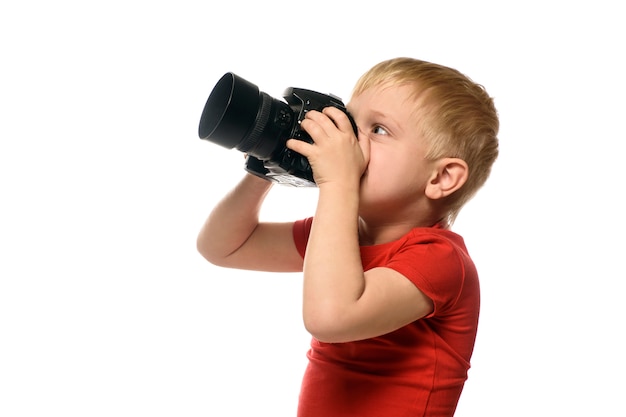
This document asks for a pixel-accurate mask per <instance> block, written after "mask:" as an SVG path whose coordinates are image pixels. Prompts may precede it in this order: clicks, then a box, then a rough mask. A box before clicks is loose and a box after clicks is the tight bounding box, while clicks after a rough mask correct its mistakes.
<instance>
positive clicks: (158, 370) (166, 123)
mask: <svg viewBox="0 0 626 417" xmlns="http://www.w3.org/2000/svg"><path fill="white" fill-rule="evenodd" d="M370 4H371V5H370ZM409 4H411V7H410V8H408V5H409ZM618 4H619V2H617V1H615V2H608V1H593V2H591V1H589V2H581V1H573V2H566V1H562V2H554V1H552V2H550V1H542V2H524V3H509V2H496V1H493V2H485V1H482V2H481V1H478V2H469V1H468V2H460V1H459V2H433V1H429V2H422V1H414V2H408V1H407V2H402V1H397V0H387V1H384V2H358V3H357V2H353V3H351V4H350V5H348V2H340V1H327V0H321V1H316V2H297V1H259V2H253V1H249V2H246V1H238V0H231V1H229V2H225V1H222V2H214V1H184V0H179V1H176V2H165V1H151V2H148V1H132V0H126V1H116V0H110V1H107V2H86V1H68V0H65V1H62V0H61V1H54V2H53V1H28V0H23V1H10V0H9V1H6V2H3V3H2V6H0V54H1V55H0V74H1V76H0V279H1V281H0V415H2V416H7V417H14V416H49V415H64V416H148V415H149V416H189V417H190V416H221V417H226V416H243V415H268V416H269V415H271V416H293V415H294V413H295V408H296V403H297V395H298V390H299V384H300V378H301V375H302V371H303V368H304V366H305V364H306V359H305V352H306V349H307V346H308V335H307V334H306V333H305V331H304V330H303V328H302V324H301V317H300V303H301V300H300V277H299V275H297V274H293V275H288V274H287V275H272V274H261V273H251V272H241V271H232V270H224V269H219V268H216V267H213V266H211V265H209V264H208V263H206V262H204V261H203V260H202V259H201V257H200V256H199V255H198V254H197V253H196V250H195V238H196V234H197V232H198V229H199V227H200V225H201V224H202V222H203V220H204V218H205V216H206V215H207V214H208V212H209V210H210V208H211V207H212V206H213V205H214V204H215V203H216V202H217V200H218V199H219V198H220V196H221V195H222V194H223V193H224V192H226V190H228V189H229V188H230V187H231V186H232V185H233V184H234V183H235V182H236V181H237V180H238V179H239V178H240V177H241V175H242V172H243V171H242V156H241V154H240V153H239V152H237V151H234V150H233V151H228V150H225V149H223V148H219V147H217V146H216V145H213V144H210V143H208V142H205V141H201V140H199V139H198V137H197V123H198V119H199V115H200V112H201V110H202V107H203V105H204V102H205V100H206V98H207V96H208V94H209V92H210V91H211V89H212V87H213V85H214V84H215V82H216V81H217V80H218V79H219V77H220V76H221V75H222V74H224V73H225V72H227V71H234V72H236V73H238V74H239V75H241V76H242V77H244V78H246V79H248V80H250V81H252V82H254V83H255V84H257V85H258V86H259V87H260V88H261V90H263V91H265V92H267V93H268V94H270V95H272V96H274V97H280V96H281V94H282V91H283V89H284V88H285V87H288V86H297V87H303V88H309V89H313V90H318V91H321V92H330V93H333V94H336V95H338V96H340V97H343V98H344V99H348V98H349V94H350V91H351V88H352V86H353V84H354V82H355V81H356V79H357V78H358V77H359V76H360V75H361V74H362V73H363V72H364V71H366V70H367V69H368V68H369V67H371V66H372V65H374V64H375V63H377V62H379V61H381V60H383V59H387V58H391V57H395V56H412V57H417V58H421V59H425V60H429V61H434V62H437V63H441V64H444V65H448V66H452V67H455V68H458V69H459V70H461V71H462V72H464V73H466V74H467V75H469V76H470V77H471V78H472V79H474V80H475V81H477V82H479V83H481V84H484V85H485V86H486V87H487V90H488V91H489V93H490V94H491V95H492V96H494V97H495V101H496V104H497V107H498V109H499V112H500V116H501V124H502V127H501V132H500V140H501V157H500V158H499V160H498V161H497V163H496V165H495V167H494V170H493V174H492V178H491V179H490V180H489V182H488V183H487V185H486V186H485V188H484V189H483V190H482V191H481V192H480V193H479V194H478V196H477V197H476V198H475V199H474V200H473V201H472V202H470V204H469V205H468V206H467V208H466V209H465V210H464V211H463V212H462V213H461V216H460V218H459V220H458V222H457V224H456V228H455V229H456V231H457V232H459V233H461V234H462V235H464V237H465V238H466V241H467V243H468V246H469V248H470V252H471V253H472V255H473V256H474V258H475V261H476V263H477V265H478V267H479V271H480V273H481V279H482V289H483V308H482V316H481V325H480V329H479V334H478V340H477V344H476V350H475V354H474V358H473V366H472V369H471V370H470V374H469V380H468V382H467V384H466V388H465V390H464V392H463V395H462V397H461V401H460V404H459V408H458V412H457V416H458V417H468V416H483V415H489V416H496V415H497V416H529V415H532V416H557V415H580V416H583V415H584V416H591V415H595V416H617V415H620V416H623V415H626V411H625V407H624V405H623V393H624V390H625V388H626V383H625V381H624V373H625V372H626V363H625V360H624V352H625V351H626V342H625V340H626V338H624V319H625V318H626V317H625V316H626V312H625V309H624V306H623V302H622V298H623V296H622V293H623V288H624V287H623V284H622V281H623V280H624V278H626V273H625V272H624V265H623V259H624V249H625V245H624V243H623V235H624V233H625V232H626V227H625V224H624V211H625V209H626V207H625V204H624V202H623V194H624V189H625V187H624V179H625V178H624V177H625V175H624V170H623V168H622V166H621V163H622V159H623V150H624V142H625V141H626V134H625V133H624V120H625V111H626V106H625V105H624V95H625V93H626V87H625V81H624V79H625V78H624V74H626V65H625V64H624V62H623V59H624V39H626V31H625V29H624V13H623V12H621V11H619V9H621V7H619V8H618ZM315 193H316V191H315V190H314V189H289V188H276V187H275V189H274V191H273V193H272V195H271V196H270V198H269V201H268V203H267V205H266V207H265V209H264V212H263V216H264V218H266V219H297V218H300V217H303V216H307V215H310V214H312V212H313V209H314V204H315Z"/></svg>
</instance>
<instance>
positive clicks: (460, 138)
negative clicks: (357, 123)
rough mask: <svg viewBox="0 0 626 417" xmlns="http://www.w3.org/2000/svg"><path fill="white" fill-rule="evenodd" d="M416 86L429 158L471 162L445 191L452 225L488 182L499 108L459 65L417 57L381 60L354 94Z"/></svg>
mask: <svg viewBox="0 0 626 417" xmlns="http://www.w3.org/2000/svg"><path fill="white" fill-rule="evenodd" d="M383 84H384V85H401V84H408V85H412V86H413V87H414V89H415V90H414V92H413V98H414V99H415V103H416V107H417V108H416V116H417V117H419V118H420V121H419V126H420V129H421V131H420V132H418V133H420V134H421V135H422V136H423V137H424V138H425V139H426V141H427V143H428V146H429V148H428V149H429V151H428V153H427V156H426V157H427V158H428V159H429V160H437V159H440V158H446V157H450V158H460V159H462V160H464V161H465V162H466V163H467V165H468V167H469V172H468V178H467V181H466V182H465V184H464V185H463V187H461V188H460V189H459V190H457V191H456V192H455V193H453V194H451V195H450V196H448V197H447V199H446V201H445V204H446V207H445V209H446V211H447V214H446V217H445V219H444V220H445V221H446V222H447V224H448V225H451V224H452V223H453V222H454V220H455V219H456V217H457V215H458V213H459V211H460V210H461V208H462V207H463V205H464V204H465V203H466V202H467V201H469V200H470V199H471V198H472V197H473V196H474V195H475V194H476V192H477V191H478V190H479V189H480V188H481V187H482V186H483V185H484V183H485V181H486V180H487V178H488V177H489V174H490V173H491V167H492V165H493V163H494V161H495V160H496V158H497V157H498V138H497V134H498V129H499V121H498V113H497V111H496V108H495V106H494V104H493V99H492V98H491V97H490V96H489V95H488V94H487V92H486V91H485V88H484V87H483V86H482V85H480V84H476V83H475V82H473V81H472V80H471V79H470V78H468V77H467V76H465V75H463V74H462V73H460V72H459V71H457V70H455V69H452V68H448V67H445V66H442V65H438V64H433V63H430V62H426V61H420V60H417V59H413V58H395V59H391V60H387V61H383V62H381V63H379V64H377V65H375V66H374V67H372V68H371V69H370V70H369V71H368V72H366V73H365V74H364V75H363V76H362V77H361V78H360V79H359V80H358V81H357V84H356V85H355V87H354V90H353V96H357V95H359V94H360V93H362V92H363V91H365V90H367V89H369V88H371V87H375V86H380V85H383Z"/></svg>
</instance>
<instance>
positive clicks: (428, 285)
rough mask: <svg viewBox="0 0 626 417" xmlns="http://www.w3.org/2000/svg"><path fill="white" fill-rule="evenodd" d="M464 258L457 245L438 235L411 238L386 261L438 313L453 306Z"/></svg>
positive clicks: (460, 285) (460, 284)
mask: <svg viewBox="0 0 626 417" xmlns="http://www.w3.org/2000/svg"><path fill="white" fill-rule="evenodd" d="M465 261H466V260H465V259H464V255H463V252H462V250H461V249H460V248H458V247H456V245H454V244H453V243H452V242H451V241H449V240H448V239H445V238H443V237H440V236H429V237H425V236H424V237H419V238H415V239H410V240H409V241H408V242H406V244H405V245H403V246H402V247H401V248H400V249H399V250H398V251H397V252H396V253H395V254H393V255H392V256H391V258H390V260H389V261H388V263H387V265H386V266H387V267H388V268H391V269H393V270H395V271H397V272H399V273H401V274H402V275H404V276H405V277H406V278H407V279H409V280H410V281H411V282H413V284H415V286H416V287H417V288H419V289H420V291H422V292H423V293H424V294H425V295H426V296H427V297H428V298H430V299H431V300H432V301H433V304H434V310H433V313H432V314H431V315H430V316H429V317H432V316H434V315H437V314H439V313H441V312H443V311H445V310H446V309H448V308H449V307H452V306H454V305H455V303H456V301H457V300H458V298H459V296H460V295H461V292H462V290H463V286H464V282H465V279H466V273H467V271H466V262H465Z"/></svg>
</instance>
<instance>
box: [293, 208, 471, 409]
mask: <svg viewBox="0 0 626 417" xmlns="http://www.w3.org/2000/svg"><path fill="white" fill-rule="evenodd" d="M311 224H312V219H311V218H308V219H305V220H301V221H298V222H296V223H295V225H294V230H293V233H294V240H295V243H296V246H297V248H298V251H299V252H300V254H301V255H303V256H304V253H305V250H306V244H307V241H308V236H309V232H310V230H311ZM361 260H362V263H363V269H364V270H365V271H367V270H369V269H372V268H375V267H387V268H391V269H394V270H396V271H398V272H400V273H401V274H402V275H404V276H405V277H406V278H407V279H409V280H411V282H413V283H414V284H415V285H416V286H417V287H418V288H419V289H420V290H421V291H422V292H423V293H424V294H426V295H427V296H428V297H429V298H430V299H431V300H432V301H433V304H434V310H433V312H432V313H431V314H430V315H428V316H426V317H424V318H422V319H420V320H417V321H415V322H413V323H411V324H409V325H407V326H404V327H402V328H400V329H398V330H396V331H394V332H391V333H389V334H386V335H383V336H379V337H375V338H372V339H366V340H361V341H356V342H348V343H323V342H320V341H318V340H316V339H313V340H312V341H311V349H310V350H309V352H308V354H307V356H308V358H309V364H308V366H307V369H306V372H305V374H304V379H303V382H302V388H301V392H300V401H299V406H298V416H299V417H335V416H341V417H348V416H355V417H357V416H358V417H400V416H402V417H408V416H429V417H433V416H437V417H439V416H446V417H448V416H452V415H453V414H454V411H455V409H456V406H457V402H458V400H459V396H460V395H461V390H462V389H463V384H464V383H465V380H466V379H467V371H468V369H469V367H470V357H471V355H472V351H473V349H474V341H475V339H476V328H477V325H478V312H479V304H480V290H479V284H478V275H477V272H476V268H475V266H474V263H473V262H472V260H471V259H470V257H469V255H468V252H467V249H466V247H465V243H464V242H463V238H462V237H461V236H459V235H457V234H456V233H453V232H451V231H449V230H445V229H442V228H440V227H437V226H436V227H424V228H415V229H413V230H411V231H410V232H409V233H407V234H406V235H405V236H403V237H402V238H400V239H398V240H396V241H394V242H389V243H385V244H381V245H374V246H362V247H361Z"/></svg>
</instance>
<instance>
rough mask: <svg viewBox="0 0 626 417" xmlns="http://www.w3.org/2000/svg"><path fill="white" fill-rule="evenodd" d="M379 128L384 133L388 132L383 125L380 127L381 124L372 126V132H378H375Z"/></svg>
mask: <svg viewBox="0 0 626 417" xmlns="http://www.w3.org/2000/svg"><path fill="white" fill-rule="evenodd" d="M379 129H380V130H383V131H384V134H385V135H388V134H389V132H387V129H385V128H384V127H382V126H378V125H377V126H374V127H373V129H372V133H376V134H380V133H378V132H377V130H379Z"/></svg>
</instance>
